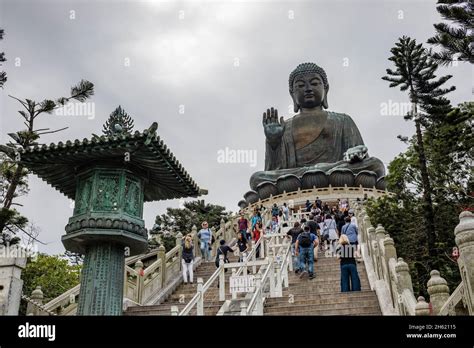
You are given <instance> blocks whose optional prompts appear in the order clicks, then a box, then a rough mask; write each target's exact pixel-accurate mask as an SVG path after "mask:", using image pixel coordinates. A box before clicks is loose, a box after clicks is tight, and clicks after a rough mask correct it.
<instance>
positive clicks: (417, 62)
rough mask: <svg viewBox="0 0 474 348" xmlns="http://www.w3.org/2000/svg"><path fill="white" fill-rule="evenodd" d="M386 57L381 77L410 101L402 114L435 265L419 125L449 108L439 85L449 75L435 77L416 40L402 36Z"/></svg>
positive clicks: (431, 213)
mask: <svg viewBox="0 0 474 348" xmlns="http://www.w3.org/2000/svg"><path fill="white" fill-rule="evenodd" d="M391 53H392V56H391V57H390V58H389V60H390V61H392V62H393V63H394V64H395V67H396V69H395V70H391V69H387V70H386V72H387V75H388V76H384V77H382V79H383V80H386V81H389V82H390V87H399V88H400V90H401V91H408V96H409V98H410V101H411V103H412V105H413V109H412V112H411V113H409V114H408V115H406V116H405V119H407V120H413V121H414V122H415V130H416V133H415V134H416V140H415V142H414V150H415V152H416V155H417V159H418V164H419V169H420V176H421V186H422V194H423V211H424V220H425V226H424V228H425V234H426V239H427V246H428V253H429V256H430V259H431V260H432V262H433V264H432V265H433V266H435V262H436V257H435V256H436V245H435V244H436V230H435V223H434V220H435V216H434V210H433V201H432V195H433V190H432V187H431V183H430V178H429V173H428V166H427V158H426V152H425V147H424V142H423V133H422V127H428V126H429V124H430V122H431V121H432V120H431V118H430V115H441V114H442V113H443V112H446V111H447V110H449V108H450V102H449V100H448V99H446V98H444V97H443V96H444V95H445V94H447V93H449V92H451V91H453V90H454V89H455V87H454V86H452V87H450V88H441V86H442V85H443V84H444V83H445V82H446V81H447V80H449V79H450V78H451V77H452V76H451V75H446V76H441V77H439V78H437V77H436V75H435V72H436V70H437V68H438V65H437V64H436V63H435V62H434V61H433V60H432V59H431V57H430V56H429V54H428V52H427V51H426V50H425V49H424V48H423V45H422V44H418V45H417V44H416V40H412V39H411V38H409V37H406V36H403V37H402V38H400V39H399V41H398V42H397V43H395V47H393V48H392V49H391ZM439 117H441V116H439Z"/></svg>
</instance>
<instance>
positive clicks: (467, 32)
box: [428, 0, 474, 65]
mask: <svg viewBox="0 0 474 348" xmlns="http://www.w3.org/2000/svg"><path fill="white" fill-rule="evenodd" d="M438 4H439V5H438V6H437V7H436V9H437V10H438V12H439V13H440V14H441V17H442V18H443V19H444V20H447V21H451V22H453V23H454V24H455V26H453V25H450V24H448V23H437V24H434V27H435V29H436V35H435V36H433V37H432V38H430V39H428V43H429V44H432V45H435V46H439V47H441V51H439V52H435V53H433V54H432V57H433V59H434V60H435V61H436V62H437V63H438V64H442V65H448V64H450V63H452V62H453V60H454V59H456V60H458V61H466V62H470V63H474V50H473V46H472V43H473V42H474V30H473V29H474V28H473V27H474V19H473V10H474V3H473V1H472V0H438Z"/></svg>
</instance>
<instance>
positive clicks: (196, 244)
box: [191, 225, 202, 257]
mask: <svg viewBox="0 0 474 348" xmlns="http://www.w3.org/2000/svg"><path fill="white" fill-rule="evenodd" d="M191 233H192V235H193V243H194V252H195V253H196V256H197V255H198V253H199V255H201V249H200V248H199V247H200V245H199V238H198V236H197V227H196V225H193V227H192V229H191ZM201 257H202V255H201Z"/></svg>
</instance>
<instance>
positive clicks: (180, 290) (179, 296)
mask: <svg viewBox="0 0 474 348" xmlns="http://www.w3.org/2000/svg"><path fill="white" fill-rule="evenodd" d="M227 256H228V258H229V260H230V262H237V261H238V257H236V256H234V255H233V254H231V253H228V254H227ZM215 271H216V265H215V264H214V261H211V262H202V263H201V264H200V265H199V267H197V269H196V270H195V271H194V283H193V284H189V283H188V284H186V285H185V284H184V283H182V284H181V285H179V286H178V287H177V288H176V290H175V291H174V292H173V293H172V294H171V295H170V297H168V299H167V300H166V301H164V302H163V303H161V304H158V305H149V306H133V307H129V308H127V310H126V311H125V312H124V315H139V316H140V315H142V316H145V315H171V307H172V306H177V307H178V309H179V311H181V310H182V309H183V308H184V307H185V306H186V304H187V303H188V302H189V301H190V300H191V299H192V298H193V296H194V295H195V294H196V290H197V279H198V278H203V282H204V283H206V281H207V280H208V279H209V278H210V277H211V276H212V274H213V273H214V272H215ZM225 276H226V284H228V282H229V278H230V276H231V272H230V271H228V272H226V274H225ZM217 283H218V281H215V282H214V283H213V284H212V285H211V287H210V289H209V290H207V292H206V293H205V295H204V314H205V315H216V314H217V312H218V311H219V309H220V308H221V306H222V304H223V301H219V289H218V287H217ZM226 286H227V285H226ZM230 298H231V294H230V293H229V291H228V289H226V299H230ZM189 315H196V307H194V308H193V309H192V310H191V312H190V313H189Z"/></svg>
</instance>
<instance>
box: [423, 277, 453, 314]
mask: <svg viewBox="0 0 474 348" xmlns="http://www.w3.org/2000/svg"><path fill="white" fill-rule="evenodd" d="M430 276H431V278H430V280H428V294H430V303H431V307H432V308H433V315H438V313H439V310H440V309H441V307H443V305H444V304H445V303H446V301H447V300H448V298H449V287H448V283H447V282H446V280H445V279H444V278H442V277H441V276H440V275H439V271H437V270H432V271H431V272H430Z"/></svg>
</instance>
